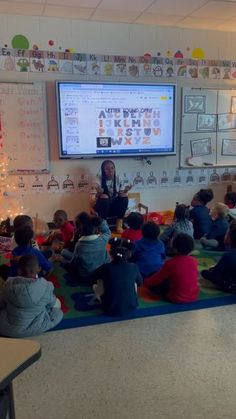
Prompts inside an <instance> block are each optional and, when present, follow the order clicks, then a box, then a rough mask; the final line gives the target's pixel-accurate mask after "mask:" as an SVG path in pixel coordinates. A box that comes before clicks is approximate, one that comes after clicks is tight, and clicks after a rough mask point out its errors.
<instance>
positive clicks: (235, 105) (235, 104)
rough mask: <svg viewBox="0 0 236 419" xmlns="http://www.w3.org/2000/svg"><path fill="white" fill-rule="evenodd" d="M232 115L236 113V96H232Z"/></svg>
mask: <svg viewBox="0 0 236 419" xmlns="http://www.w3.org/2000/svg"><path fill="white" fill-rule="evenodd" d="M231 113H236V96H231Z"/></svg>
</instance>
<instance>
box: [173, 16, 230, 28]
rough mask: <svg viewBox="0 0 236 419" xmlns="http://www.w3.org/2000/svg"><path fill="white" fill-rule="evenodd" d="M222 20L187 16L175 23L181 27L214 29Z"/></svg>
mask: <svg viewBox="0 0 236 419" xmlns="http://www.w3.org/2000/svg"><path fill="white" fill-rule="evenodd" d="M221 23H224V20H223V19H222V20H220V19H210V18H205V19H204V18H196V17H187V18H185V19H183V20H181V21H180V22H178V23H177V24H176V26H178V27H181V28H190V29H191V28H195V29H216V27H217V26H219V25H220V24H221Z"/></svg>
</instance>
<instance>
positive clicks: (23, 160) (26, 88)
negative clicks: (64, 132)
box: [0, 82, 49, 174]
mask: <svg viewBox="0 0 236 419" xmlns="http://www.w3.org/2000/svg"><path fill="white" fill-rule="evenodd" d="M0 153H2V154H4V155H5V156H7V157H8V158H9V172H10V173H13V174H14V173H17V174H18V173H24V174H25V173H47V172H48V170H49V151H48V128H47V110H46V86H45V83H41V82H40V83H16V82H15V83H2V82H1V83H0Z"/></svg>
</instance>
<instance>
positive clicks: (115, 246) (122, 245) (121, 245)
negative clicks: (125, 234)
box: [109, 237, 133, 262]
mask: <svg viewBox="0 0 236 419" xmlns="http://www.w3.org/2000/svg"><path fill="white" fill-rule="evenodd" d="M109 244H110V245H111V250H110V255H111V257H112V259H113V260H114V261H115V262H122V261H126V260H127V259H128V258H129V252H130V250H131V249H132V248H133V243H132V242H131V240H127V239H122V238H119V237H113V238H112V239H110V240H109Z"/></svg>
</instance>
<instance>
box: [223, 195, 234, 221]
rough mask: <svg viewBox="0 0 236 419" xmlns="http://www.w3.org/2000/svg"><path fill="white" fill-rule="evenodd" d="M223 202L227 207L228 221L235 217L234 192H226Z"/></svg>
mask: <svg viewBox="0 0 236 419" xmlns="http://www.w3.org/2000/svg"><path fill="white" fill-rule="evenodd" d="M224 203H225V205H227V207H228V208H229V212H228V218H229V220H230V221H232V220H235V219H236V192H227V193H226V194H225V197H224Z"/></svg>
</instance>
